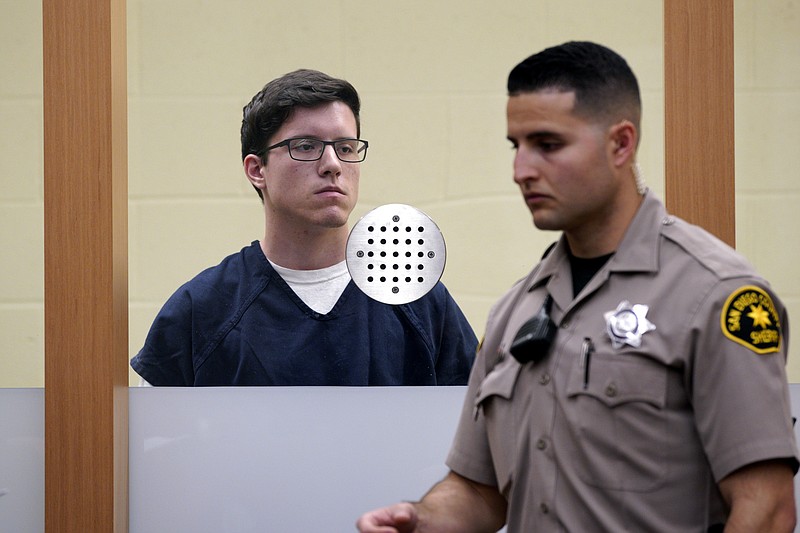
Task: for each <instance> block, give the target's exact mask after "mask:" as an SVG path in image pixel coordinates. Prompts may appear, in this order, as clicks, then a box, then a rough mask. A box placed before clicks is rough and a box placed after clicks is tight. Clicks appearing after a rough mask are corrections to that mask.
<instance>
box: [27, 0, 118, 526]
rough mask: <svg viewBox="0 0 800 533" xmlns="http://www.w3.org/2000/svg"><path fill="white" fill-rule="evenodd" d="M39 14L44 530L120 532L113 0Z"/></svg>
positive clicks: (51, 0) (67, 3)
mask: <svg viewBox="0 0 800 533" xmlns="http://www.w3.org/2000/svg"><path fill="white" fill-rule="evenodd" d="M42 15H43V31H44V33H43V36H44V41H43V51H44V63H43V65H44V72H43V79H44V94H43V100H44V211H45V221H44V223H45V238H44V246H45V280H44V282H45V302H44V303H45V530H46V531H47V532H48V533H55V532H58V533H73V532H74V533H85V532H87V531H91V532H102V531H114V532H127V531H128V405H127V402H128V393H127V383H128V371H127V359H128V357H127V351H128V289H127V247H128V246H127V87H126V84H127V82H126V77H127V73H126V41H125V1H124V0H98V1H93V2H83V1H75V0H44V1H43V3H42Z"/></svg>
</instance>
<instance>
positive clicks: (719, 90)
mask: <svg viewBox="0 0 800 533" xmlns="http://www.w3.org/2000/svg"><path fill="white" fill-rule="evenodd" d="M733 81H734V80H733V0H704V1H702V2H699V1H697V0H664V97H665V102H664V104H665V114H666V117H665V120H666V126H665V146H664V149H665V164H666V169H665V177H666V187H665V189H666V193H665V195H666V203H667V208H668V209H669V210H670V211H671V212H672V213H674V214H676V215H678V216H680V217H682V218H685V219H686V220H688V221H690V222H692V223H695V224H698V225H700V226H703V227H704V228H706V229H707V230H709V231H710V232H712V233H714V234H715V235H717V236H718V237H719V238H721V239H722V240H724V241H725V242H727V243H728V244H730V245H731V246H734V245H735V241H736V228H735V224H736V218H735V214H736V213H735V190H734V163H735V162H734V129H733V127H734V123H733V115H734V100H733Z"/></svg>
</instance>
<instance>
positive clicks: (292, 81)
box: [241, 69, 361, 200]
mask: <svg viewBox="0 0 800 533" xmlns="http://www.w3.org/2000/svg"><path fill="white" fill-rule="evenodd" d="M337 101H339V102H344V103H345V104H347V106H348V107H349V108H350V109H351V110H352V111H353V115H354V116H355V119H356V136H360V135H361V117H360V116H359V112H360V110H361V100H360V99H359V97H358V92H357V91H356V89H355V87H353V86H352V85H351V84H350V83H349V82H347V81H345V80H340V79H337V78H333V77H331V76H328V75H327V74H325V73H323V72H319V71H317V70H309V69H300V70H295V71H294V72H290V73H288V74H285V75H283V76H281V77H280V78H276V79H274V80H272V81H271V82H269V83H267V84H266V85H265V86H264V88H263V89H261V90H260V91H259V92H258V93H257V94H256V95H255V96H253V99H252V100H250V103H248V104H247V105H246V106H244V109H243V110H242V130H241V139H242V160H244V158H245V157H247V156H248V155H249V154H256V155H259V156H261V154H262V152H263V151H264V149H265V148H266V147H267V142H269V139H270V137H272V136H273V135H274V134H275V132H276V131H278V130H279V129H280V127H281V126H283V124H284V123H285V122H286V121H287V120H289V118H290V117H291V116H292V113H293V111H294V110H295V108H297V107H303V108H312V107H317V106H319V105H322V104H325V103H329V102H337ZM262 159H264V160H266V154H264V155H263V156H262ZM254 188H255V187H254ZM255 189H256V192H258V196H259V197H261V198H262V200H263V196H262V194H261V191H260V190H258V188H255Z"/></svg>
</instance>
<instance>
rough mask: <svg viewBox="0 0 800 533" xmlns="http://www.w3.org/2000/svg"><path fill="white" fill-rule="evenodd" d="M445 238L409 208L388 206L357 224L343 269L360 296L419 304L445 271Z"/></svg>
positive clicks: (377, 210)
mask: <svg viewBox="0 0 800 533" xmlns="http://www.w3.org/2000/svg"><path fill="white" fill-rule="evenodd" d="M445 257H446V251H445V245H444V237H443V236H442V232H441V231H439V227H438V226H437V225H436V224H435V223H434V222H433V220H431V218H430V217H429V216H428V215H426V214H425V213H423V212H422V211H420V210H419V209H416V208H414V207H411V206H410V205H404V204H387V205H382V206H380V207H376V208H375V209H373V210H372V211H370V212H369V213H367V214H366V215H364V217H363V218H362V219H361V220H359V221H358V222H357V223H356V225H355V226H353V229H352V230H350V236H349V237H348V239H347V257H346V258H347V269H348V270H349V271H350V276H351V277H352V278H353V281H354V282H355V283H356V285H358V288H360V289H361V290H362V291H364V293H365V294H366V295H367V296H369V297H370V298H373V299H375V300H378V301H379V302H383V303H387V304H395V305H397V304H404V303H409V302H413V301H414V300H418V299H419V298H421V297H422V296H424V295H425V294H427V292H428V291H430V290H431V289H432V288H433V287H434V286H435V285H436V283H437V282H438V281H439V279H440V278H441V277H442V272H444V263H445Z"/></svg>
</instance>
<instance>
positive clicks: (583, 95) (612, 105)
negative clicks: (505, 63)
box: [508, 41, 642, 130]
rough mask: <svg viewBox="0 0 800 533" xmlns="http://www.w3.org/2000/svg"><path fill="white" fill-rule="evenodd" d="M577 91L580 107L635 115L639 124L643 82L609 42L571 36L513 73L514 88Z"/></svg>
mask: <svg viewBox="0 0 800 533" xmlns="http://www.w3.org/2000/svg"><path fill="white" fill-rule="evenodd" d="M543 90H557V91H563V92H573V91H574V92H575V108H574V110H573V111H574V113H575V114H577V115H579V116H584V117H587V118H592V119H596V120H601V121H607V122H608V123H610V124H611V123H614V122H618V121H619V120H622V119H627V120H630V121H631V122H632V123H633V124H634V126H636V129H637V130H638V129H639V121H640V119H641V110H642V103H641V97H640V94H639V83H638V82H637V81H636V76H635V75H634V73H633V71H632V70H631V68H630V67H629V66H628V63H627V62H626V61H625V59H624V58H623V57H622V56H620V55H619V54H617V53H616V52H614V51H613V50H611V49H609V48H606V47H605V46H602V45H599V44H596V43H592V42H587V41H570V42H567V43H564V44H560V45H558V46H553V47H551V48H547V49H545V50H542V51H541V52H538V53H536V54H534V55H532V56H530V57H528V58H527V59H525V60H523V61H522V62H521V63H520V64H518V65H517V66H516V67H514V69H512V71H511V73H510V74H509V75H508V94H509V96H517V95H520V94H524V93H532V92H538V91H543Z"/></svg>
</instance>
